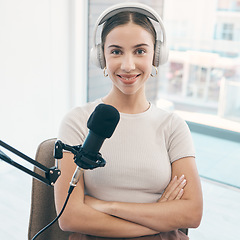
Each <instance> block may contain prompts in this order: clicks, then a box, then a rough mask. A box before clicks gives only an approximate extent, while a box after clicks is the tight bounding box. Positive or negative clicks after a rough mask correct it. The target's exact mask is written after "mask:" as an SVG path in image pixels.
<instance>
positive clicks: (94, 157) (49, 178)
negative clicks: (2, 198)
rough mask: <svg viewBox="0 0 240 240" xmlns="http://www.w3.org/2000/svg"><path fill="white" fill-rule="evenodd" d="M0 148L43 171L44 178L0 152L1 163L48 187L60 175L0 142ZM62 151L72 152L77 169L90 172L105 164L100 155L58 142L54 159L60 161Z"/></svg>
mask: <svg viewBox="0 0 240 240" xmlns="http://www.w3.org/2000/svg"><path fill="white" fill-rule="evenodd" d="M0 146H2V147H4V148H5V149H7V150H9V151H10V152H12V153H14V154H16V155H17V156H19V157H21V158H22V159H24V160H26V161H27V162H29V163H31V164H32V165H34V166H36V167H37V168H39V169H40V170H41V171H43V172H44V173H45V177H43V176H42V175H39V174H37V173H35V172H34V171H32V170H30V169H28V168H26V167H24V166H22V165H21V164H19V163H17V162H15V161H13V160H12V159H11V158H10V157H8V156H7V155H6V154H5V153H4V152H2V151H1V150H0V159H2V160H3V161H5V162H7V163H9V164H10V165H12V166H14V167H16V168H18V169H20V170H21V171H23V172H25V173H27V174H29V175H31V176H32V177H34V178H36V179H37V180H39V181H41V182H43V183H45V184H47V185H48V186H54V183H55V182H56V181H57V179H58V177H59V176H60V175H61V171H60V170H59V169H58V168H57V167H56V166H53V167H51V168H47V167H46V166H44V165H42V164H41V163H39V162H37V161H35V160H33V159H32V158H30V157H28V156H27V155H25V154H23V153H22V152H20V151H18V150H17V149H15V148H13V147H11V146H10V145H8V144H7V143H5V142H3V141H1V140H0ZM63 150H66V151H69V152H72V153H73V154H74V158H73V159H74V162H75V163H76V164H77V166H78V168H79V169H90V170H92V169H94V168H98V167H104V166H105V164H106V161H105V160H104V159H103V158H102V155H101V153H97V154H96V153H94V154H93V153H91V152H87V151H86V150H84V149H83V148H82V146H81V145H77V146H70V145H67V144H64V143H63V142H61V141H60V140H58V141H56V143H55V148H54V153H53V154H54V158H55V159H61V158H62V157H63ZM57 165H58V164H57Z"/></svg>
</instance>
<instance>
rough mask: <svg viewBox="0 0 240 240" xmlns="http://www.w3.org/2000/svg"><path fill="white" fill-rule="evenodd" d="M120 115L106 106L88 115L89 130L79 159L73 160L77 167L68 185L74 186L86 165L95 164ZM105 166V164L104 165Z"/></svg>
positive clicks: (99, 107) (100, 106) (97, 108)
mask: <svg viewBox="0 0 240 240" xmlns="http://www.w3.org/2000/svg"><path fill="white" fill-rule="evenodd" d="M119 119H120V115H119V112H118V110H117V109H116V108H114V107H113V106H111V105H107V104H103V103H101V104H99V105H98V106H97V107H96V108H95V110H94V111H93V112H92V114H91V115H90V117H89V119H88V122H87V127H88V128H89V133H88V136H87V137H86V139H85V141H84V143H83V145H82V147H81V151H80V157H78V156H77V157H76V158H75V163H76V164H77V165H78V167H77V168H76V170H75V173H74V174H73V177H72V180H71V183H70V185H71V186H76V184H77V182H78V181H79V179H80V176H81V174H82V171H83V169H87V168H85V166H86V164H84V162H95V161H97V159H98V158H99V150H100V148H101V146H102V144H103V142H104V141H105V139H106V138H110V137H111V136H112V134H113V132H114V131H115V128H116V126H117V124H118V122H119ZM104 165H105V164H104Z"/></svg>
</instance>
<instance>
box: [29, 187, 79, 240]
mask: <svg viewBox="0 0 240 240" xmlns="http://www.w3.org/2000/svg"><path fill="white" fill-rule="evenodd" d="M74 187H75V186H72V185H71V186H70V187H69V189H68V195H67V198H66V200H65V203H64V204H63V207H62V210H61V212H60V213H59V214H58V216H57V217H56V218H55V219H54V220H53V221H52V222H50V223H49V224H48V225H47V226H46V227H44V228H43V229H41V230H40V231H39V232H38V233H37V234H36V235H35V236H34V237H33V238H32V240H35V239H36V238H37V237H38V236H39V235H40V234H41V233H43V232H44V231H45V230H47V229H48V228H49V227H51V226H52V225H53V224H54V223H55V222H56V221H57V220H58V219H59V218H60V216H61V215H62V213H63V211H64V209H65V207H66V206H67V203H68V200H69V197H70V195H71V193H72V191H73V189H74Z"/></svg>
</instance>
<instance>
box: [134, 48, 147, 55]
mask: <svg viewBox="0 0 240 240" xmlns="http://www.w3.org/2000/svg"><path fill="white" fill-rule="evenodd" d="M135 53H136V54H137V55H143V54H145V53H146V51H145V50H144V49H142V48H140V49H137V50H136V51H135Z"/></svg>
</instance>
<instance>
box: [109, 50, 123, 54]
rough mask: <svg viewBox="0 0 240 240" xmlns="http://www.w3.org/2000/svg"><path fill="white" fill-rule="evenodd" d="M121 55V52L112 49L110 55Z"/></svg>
mask: <svg viewBox="0 0 240 240" xmlns="http://www.w3.org/2000/svg"><path fill="white" fill-rule="evenodd" d="M121 53H122V51H121V50H119V49H114V50H112V51H111V54H113V55H120V54H121Z"/></svg>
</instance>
